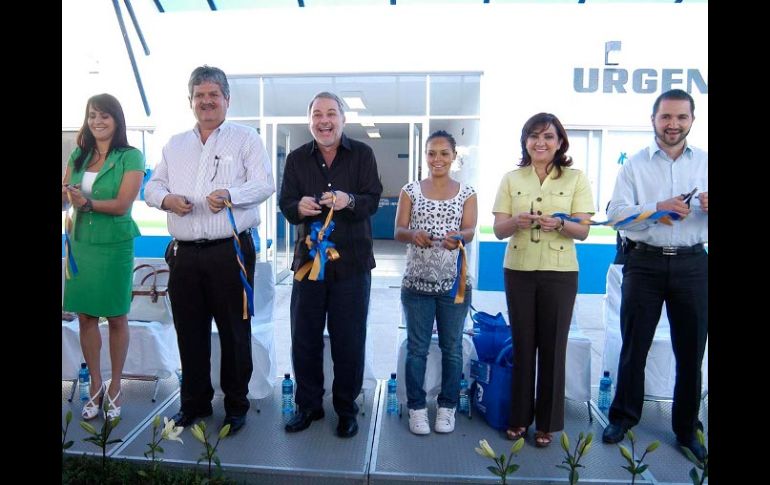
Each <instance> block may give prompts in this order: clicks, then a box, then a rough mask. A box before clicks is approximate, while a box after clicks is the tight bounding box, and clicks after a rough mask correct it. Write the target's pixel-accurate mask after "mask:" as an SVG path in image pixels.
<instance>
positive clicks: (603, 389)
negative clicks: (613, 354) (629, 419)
mask: <svg viewBox="0 0 770 485" xmlns="http://www.w3.org/2000/svg"><path fill="white" fill-rule="evenodd" d="M598 404H599V411H601V412H603V413H604V415H605V416H607V415H608V413H609V412H610V404H612V378H610V371H608V370H606V371H604V377H602V378H601V380H599V399H598Z"/></svg>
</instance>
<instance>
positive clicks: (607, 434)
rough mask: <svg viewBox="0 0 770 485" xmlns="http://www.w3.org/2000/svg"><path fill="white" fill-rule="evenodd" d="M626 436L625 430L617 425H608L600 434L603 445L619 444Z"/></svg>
mask: <svg viewBox="0 0 770 485" xmlns="http://www.w3.org/2000/svg"><path fill="white" fill-rule="evenodd" d="M625 436H626V430H625V429H623V427H622V426H620V425H617V424H612V423H610V424H608V425H607V427H606V428H604V432H603V433H602V441H604V442H605V443H620V442H621V441H623V438H624V437H625Z"/></svg>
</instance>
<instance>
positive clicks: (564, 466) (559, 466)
mask: <svg viewBox="0 0 770 485" xmlns="http://www.w3.org/2000/svg"><path fill="white" fill-rule="evenodd" d="M555 466H556V468H561V469H562V470H567V471H571V470H572V468H570V467H568V466H567V465H555Z"/></svg>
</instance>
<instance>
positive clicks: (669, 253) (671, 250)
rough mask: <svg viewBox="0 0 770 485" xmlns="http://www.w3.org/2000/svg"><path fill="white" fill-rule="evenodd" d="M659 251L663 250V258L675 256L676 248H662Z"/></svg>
mask: <svg viewBox="0 0 770 485" xmlns="http://www.w3.org/2000/svg"><path fill="white" fill-rule="evenodd" d="M661 249H662V250H663V256H676V252H677V248H676V246H663V247H662V248H661Z"/></svg>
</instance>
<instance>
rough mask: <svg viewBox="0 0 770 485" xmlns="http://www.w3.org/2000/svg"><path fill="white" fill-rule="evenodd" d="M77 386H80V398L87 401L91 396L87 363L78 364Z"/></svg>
mask: <svg viewBox="0 0 770 485" xmlns="http://www.w3.org/2000/svg"><path fill="white" fill-rule="evenodd" d="M78 387H79V388H80V400H81V401H88V399H90V397H91V375H90V374H89V373H88V365H86V363H85V362H83V363H82V364H80V371H78Z"/></svg>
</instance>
